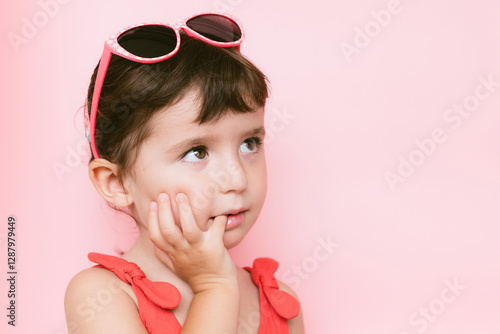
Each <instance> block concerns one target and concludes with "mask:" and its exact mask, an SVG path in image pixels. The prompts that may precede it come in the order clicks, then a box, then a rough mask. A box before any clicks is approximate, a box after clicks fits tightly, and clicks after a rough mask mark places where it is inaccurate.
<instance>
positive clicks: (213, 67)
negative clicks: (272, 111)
mask: <svg viewBox="0 0 500 334" xmlns="http://www.w3.org/2000/svg"><path fill="white" fill-rule="evenodd" d="M97 69H98V66H97V67H96V68H95V70H94V73H93V75H92V78H91V82H90V86H89V89H88V95H87V103H86V108H87V109H86V112H87V114H90V109H91V103H92V94H93V91H94V84H95V79H96V76H97ZM190 89H197V90H198V91H199V99H200V105H201V110H200V113H199V116H198V118H197V119H196V121H197V122H198V124H203V123H207V122H216V121H217V120H218V119H219V118H220V117H222V116H223V115H225V114H226V113H228V112H236V113H246V112H252V111H254V110H255V109H256V108H259V107H262V106H264V105H265V102H266V99H267V97H268V86H267V78H266V77H265V76H264V74H263V73H262V72H261V71H260V70H259V69H258V68H257V67H256V66H255V65H253V64H252V63H251V62H250V61H249V60H248V59H247V58H245V56H243V55H242V54H241V53H240V52H239V51H238V50H236V49H235V48H221V47H217V46H213V45H210V44H207V43H205V42H202V41H200V40H197V39H194V38H191V37H189V36H187V35H185V34H183V33H181V45H180V49H179V51H178V52H177V53H176V54H175V55H174V56H173V57H171V58H169V59H167V60H165V61H162V62H159V63H155V64H141V63H137V62H133V61H130V60H127V59H124V58H122V57H118V56H116V55H113V56H112V57H111V60H110V63H109V67H108V70H107V73H106V78H105V80H104V85H103V87H102V92H101V97H100V100H99V107H98V110H97V117H96V138H95V141H96V147H97V151H98V152H99V156H100V157H101V158H104V159H107V160H108V161H110V162H113V163H115V164H117V166H118V175H117V176H118V179H119V180H120V182H122V177H123V176H124V175H126V174H128V173H130V172H131V169H132V166H133V165H134V163H135V161H136V159H137V153H138V151H139V147H140V145H141V143H142V142H143V141H144V140H145V139H147V138H148V136H149V135H150V133H151V124H150V122H149V120H150V119H151V117H152V116H153V115H155V114H156V113H157V112H159V111H161V110H163V109H164V108H165V107H168V106H171V105H173V104H175V103H176V102H178V101H179V100H181V99H182V97H183V96H184V94H185V93H186V92H187V91H188V90H190ZM87 117H89V115H87ZM93 159H94V156H93V155H92V156H91V158H90V161H89V163H90V162H91V161H92V160H93Z"/></svg>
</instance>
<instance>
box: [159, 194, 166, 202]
mask: <svg viewBox="0 0 500 334" xmlns="http://www.w3.org/2000/svg"><path fill="white" fill-rule="evenodd" d="M167 197H168V195H167V194H166V193H161V194H160V196H158V201H159V202H164V201H165V200H166V199H167Z"/></svg>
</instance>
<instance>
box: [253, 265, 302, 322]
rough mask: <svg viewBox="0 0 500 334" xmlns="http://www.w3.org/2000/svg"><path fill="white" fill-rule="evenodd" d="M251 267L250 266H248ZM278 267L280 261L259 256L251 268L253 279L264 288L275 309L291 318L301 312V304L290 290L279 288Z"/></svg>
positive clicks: (281, 314)
mask: <svg viewBox="0 0 500 334" xmlns="http://www.w3.org/2000/svg"><path fill="white" fill-rule="evenodd" d="M247 269H249V268H247ZM277 269H278V262H276V261H275V260H273V259H270V258H265V257H263V258H258V259H255V261H254V262H253V268H252V269H250V270H251V276H252V280H253V281H254V283H255V284H256V285H257V286H262V290H263V292H264V294H265V296H266V297H267V299H268V301H269V303H270V304H271V305H272V307H273V308H274V310H275V311H276V312H277V313H278V314H279V315H280V316H282V317H283V318H285V319H291V318H294V317H296V316H297V315H298V314H299V312H300V304H299V302H298V301H297V299H295V298H294V297H293V296H292V295H290V294H289V293H288V292H285V291H283V290H280V289H279V286H278V281H276V278H275V277H274V273H275V272H276V270H277Z"/></svg>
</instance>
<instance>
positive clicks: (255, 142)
mask: <svg viewBox="0 0 500 334" xmlns="http://www.w3.org/2000/svg"><path fill="white" fill-rule="evenodd" d="M260 145H261V140H260V139H259V138H249V139H247V140H245V141H244V142H243V143H242V144H241V146H242V149H241V150H242V152H244V153H254V152H256V151H257V150H258V149H259V147H260Z"/></svg>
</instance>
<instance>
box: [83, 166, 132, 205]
mask: <svg viewBox="0 0 500 334" xmlns="http://www.w3.org/2000/svg"><path fill="white" fill-rule="evenodd" d="M117 171H118V166H117V165H116V164H114V163H112V162H109V161H108V160H106V159H94V160H92V162H91V163H90V165H89V178H90V180H91V181H92V183H93V184H94V187H95V189H96V190H97V192H98V193H99V194H101V196H102V197H103V198H104V199H105V200H106V201H108V202H109V203H111V204H113V205H115V206H117V207H128V206H130V205H131V204H132V203H133V201H132V197H131V196H130V192H129V189H127V188H126V186H125V187H124V186H122V185H121V184H120V181H119V179H118V177H117Z"/></svg>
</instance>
